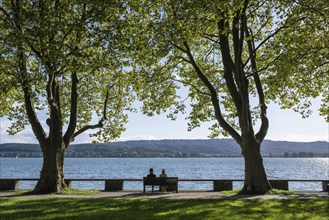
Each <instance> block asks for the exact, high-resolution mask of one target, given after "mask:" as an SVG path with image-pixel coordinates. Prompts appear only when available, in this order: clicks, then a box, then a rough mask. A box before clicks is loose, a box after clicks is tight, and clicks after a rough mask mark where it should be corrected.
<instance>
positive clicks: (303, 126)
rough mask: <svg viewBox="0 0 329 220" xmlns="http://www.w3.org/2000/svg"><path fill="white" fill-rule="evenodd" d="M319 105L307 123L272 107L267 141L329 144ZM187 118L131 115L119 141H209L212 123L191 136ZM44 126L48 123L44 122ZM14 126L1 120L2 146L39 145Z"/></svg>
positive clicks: (328, 130)
mask: <svg viewBox="0 0 329 220" xmlns="http://www.w3.org/2000/svg"><path fill="white" fill-rule="evenodd" d="M318 107H319V102H318V101H315V102H314V103H313V108H312V109H313V114H312V115H311V116H310V117H309V118H306V119H303V118H302V117H301V115H299V114H298V113H295V112H294V111H292V110H282V109H280V108H279V107H278V106H277V105H274V104H270V105H269V106H268V117H269V120H270V128H269V132H268V135H267V137H266V139H268V140H287V141H301V142H308V141H318V140H322V141H329V136H328V133H329V124H328V123H326V122H325V120H324V118H323V117H320V116H319V114H318V111H317V108H318ZM185 117H186V116H184V115H179V117H178V118H177V120H176V121H171V120H170V119H167V117H166V115H159V116H154V117H147V116H145V115H142V114H141V113H130V117H129V122H128V124H127V125H126V127H127V130H126V131H125V132H124V133H123V134H122V135H121V138H120V139H119V140H123V141H124V140H142V139H147V140H150V139H156V140H157V139H206V138H207V136H208V135H209V133H210V132H209V130H208V127H209V125H211V124H212V123H208V124H203V125H202V126H201V127H200V128H197V129H195V130H193V131H191V132H188V131H187V121H186V120H185ZM43 123H44V122H43ZM9 124H10V122H9V121H8V120H6V119H4V118H2V119H1V133H0V135H1V136H0V143H11V142H16V143H36V139H35V137H34V135H33V133H32V131H31V128H30V127H27V128H26V129H25V130H24V131H22V132H21V133H19V134H16V135H15V136H9V135H8V134H6V132H5V130H6V128H7V127H8V126H9ZM90 141H91V140H90V138H89V136H88V134H83V135H82V136H80V137H78V138H77V139H76V141H75V142H74V143H88V142H90Z"/></svg>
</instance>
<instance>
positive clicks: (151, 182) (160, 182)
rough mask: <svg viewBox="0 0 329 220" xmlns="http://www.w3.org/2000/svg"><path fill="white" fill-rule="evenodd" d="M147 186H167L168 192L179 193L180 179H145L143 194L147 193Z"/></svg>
mask: <svg viewBox="0 0 329 220" xmlns="http://www.w3.org/2000/svg"><path fill="white" fill-rule="evenodd" d="M146 186H152V192H153V191H154V186H160V187H161V186H166V188H167V190H168V191H171V190H173V191H176V193H178V177H143V193H145V191H146V190H145V189H146Z"/></svg>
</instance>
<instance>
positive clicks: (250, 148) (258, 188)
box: [242, 138, 272, 194]
mask: <svg viewBox="0 0 329 220" xmlns="http://www.w3.org/2000/svg"><path fill="white" fill-rule="evenodd" d="M242 154H243V157H244V162H245V179H244V187H243V192H244V193H249V194H264V193H266V192H268V191H269V190H270V189H271V188H272V187H271V185H270V183H269V181H268V180H267V176H266V173H265V169H264V165H263V158H262V156H261V153H260V144H259V142H258V141H257V140H256V139H250V138H248V139H247V140H245V141H243V143H242Z"/></svg>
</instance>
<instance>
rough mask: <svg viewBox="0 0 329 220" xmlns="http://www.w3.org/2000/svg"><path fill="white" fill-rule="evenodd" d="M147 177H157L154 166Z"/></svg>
mask: <svg viewBox="0 0 329 220" xmlns="http://www.w3.org/2000/svg"><path fill="white" fill-rule="evenodd" d="M147 177H156V175H155V174H154V171H153V168H151V169H150V173H149V174H148V175H147Z"/></svg>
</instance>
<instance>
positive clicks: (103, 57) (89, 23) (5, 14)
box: [0, 1, 133, 143]
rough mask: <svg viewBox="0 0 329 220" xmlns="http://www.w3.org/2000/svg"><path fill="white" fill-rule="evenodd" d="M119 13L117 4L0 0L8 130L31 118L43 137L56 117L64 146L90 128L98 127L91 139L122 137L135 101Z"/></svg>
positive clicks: (4, 109)
mask: <svg viewBox="0 0 329 220" xmlns="http://www.w3.org/2000/svg"><path fill="white" fill-rule="evenodd" d="M123 10H124V6H123V5H122V3H121V2H119V1H116V2H113V3H111V5H108V4H107V3H106V4H105V3H104V2H103V1H93V2H90V1H4V2H3V5H2V7H1V12H0V26H1V30H2V32H1V35H0V45H1V46H0V54H1V62H0V74H1V76H0V80H1V97H0V100H1V109H2V111H1V115H0V117H4V116H8V118H9V120H11V121H13V125H12V126H11V127H10V129H9V132H10V133H11V134H14V133H16V132H18V131H20V130H22V129H23V128H24V126H25V125H27V124H29V123H32V127H33V130H34V131H35V132H36V133H37V134H40V135H41V136H42V137H43V138H44V139H46V138H47V133H48V132H50V131H51V128H50V127H51V126H52V125H51V124H52V121H54V120H55V118H57V119H59V120H57V122H60V123H62V126H64V125H65V127H66V128H67V130H66V133H65V134H63V135H65V137H66V141H67V143H69V142H71V141H72V140H73V139H74V138H75V137H76V136H77V135H79V134H81V133H82V132H84V131H86V130H89V129H96V128H98V130H97V132H94V134H93V136H96V137H98V139H99V140H101V141H102V142H104V141H109V140H110V139H113V138H116V137H118V136H119V135H120V134H121V132H122V131H123V130H124V124H125V122H126V121H127V114H126V113H127V111H125V110H127V109H128V108H129V107H130V105H131V103H132V101H133V96H132V93H131V88H130V86H129V82H128V81H129V80H130V78H129V77H128V75H127V71H125V69H124V67H125V61H126V60H127V58H125V57H124V53H123V51H122V49H121V46H120V45H121V44H122V42H123V41H124V36H123V35H122V34H121V29H122V28H123V27H122V26H121V25H120V20H121V11H123ZM25 108H26V109H25ZM40 111H47V112H46V113H47V114H48V116H49V119H51V120H48V121H47V125H46V123H44V122H42V121H39V118H38V116H39V114H40ZM26 112H27V114H26ZM93 118H94V120H95V118H97V120H98V121H97V122H96V123H95V124H93V123H94V121H93V120H92V119H93ZM57 122H56V123H57ZM33 125H35V126H33ZM48 135H50V133H49V134H48ZM38 139H39V137H38Z"/></svg>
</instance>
